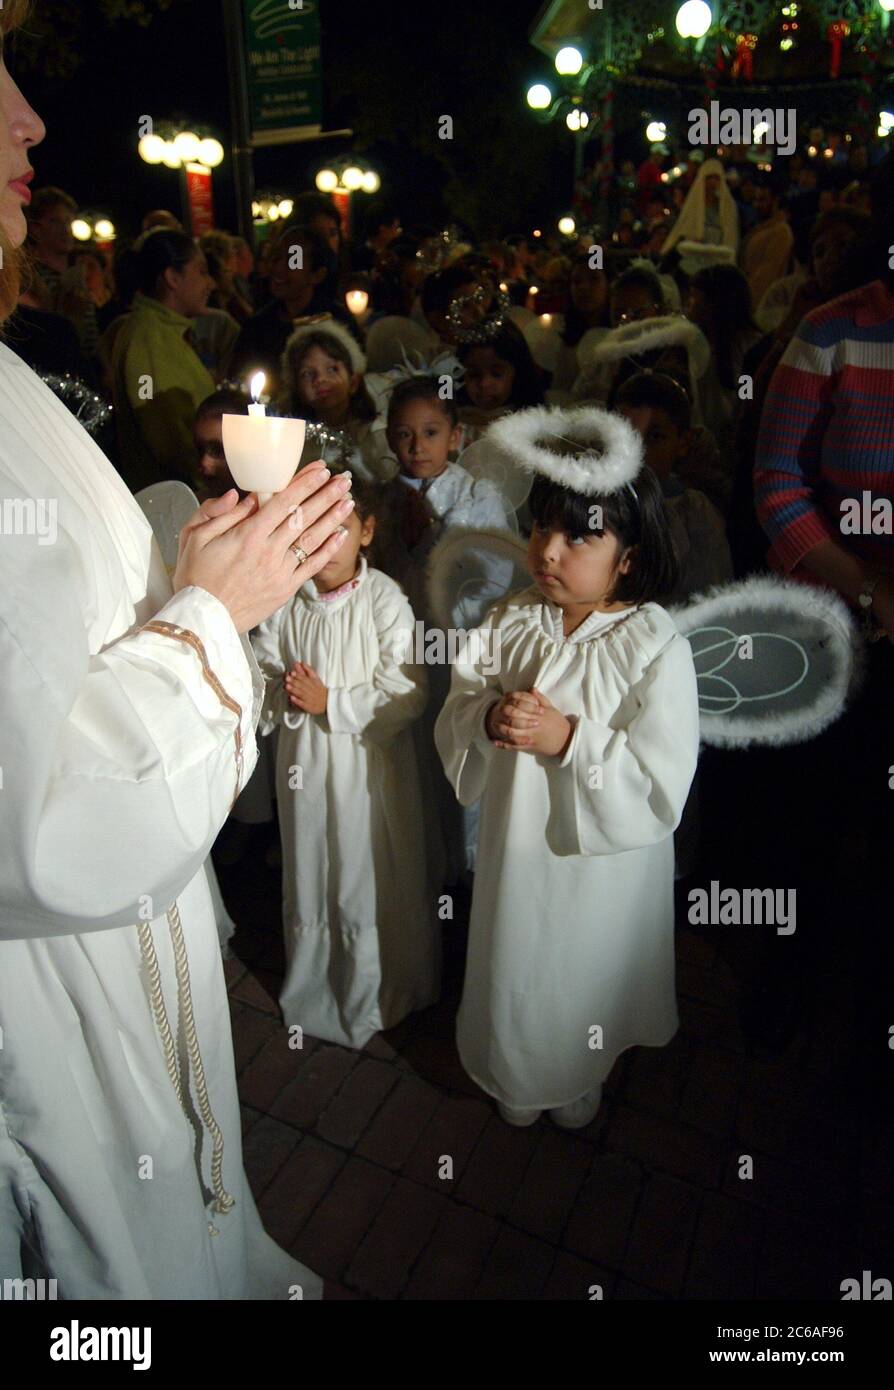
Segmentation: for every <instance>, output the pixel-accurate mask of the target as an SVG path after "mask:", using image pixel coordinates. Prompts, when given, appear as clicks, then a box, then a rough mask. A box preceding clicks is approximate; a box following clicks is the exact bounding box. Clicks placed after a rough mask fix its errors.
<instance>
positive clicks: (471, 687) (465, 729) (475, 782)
mask: <svg viewBox="0 0 894 1390" xmlns="http://www.w3.org/2000/svg"><path fill="white" fill-rule="evenodd" d="M493 626H494V620H493V617H492V616H491V615H490V614H489V615H488V616H487V617H486V618H485V620H484V622H483V623H482V624H481V628H482V630H488V629H491V628H492V627H493ZM476 646H477V647H478V650H479V651H487V650H488V649H489V648H488V645H487V642H486V641H484V640H483V641H482V642H481V644H480V645H479V644H476V643H474V642H471V641H470V642H469V643H468V644H467V651H468V652H469V654H470V655H471V654H472V653H473V652H474V651H475V649H476ZM481 664H482V663H481V662H475V661H471V660H465V661H463V660H460V661H457V662H456V664H455V665H454V667H453V672H452V675H451V679H450V694H449V695H448V696H447V699H446V700H445V702H444V708H443V709H442V710H441V713H440V714H439V715H438V718H437V720H436V722H435V747H436V748H437V750H438V754H439V756H440V759H441V762H442V763H443V765H444V772H445V774H446V776H447V780H448V781H449V783H450V785H451V786H452V787H453V790H454V791H455V792H456V798H457V800H458V801H459V803H460V805H461V806H471V805H472V803H473V802H475V801H477V800H478V798H479V797H480V796H481V794H482V792H483V791H484V788H485V785H486V783H487V777H488V773H489V771H490V764H491V760H492V759H493V758H494V757H495V756H496V755H497V754H498V752H499V751H500V750H498V749H497V748H495V747H494V745H493V743H492V742H491V740H490V738H489V737H488V735H487V733H486V731H485V728H484V720H485V716H486V715H487V712H488V710H489V709H490V707H491V705H495V704H496V703H497V701H498V700H499V699H501V698H502V695H503V690H502V687H501V685H500V678H499V673H491V674H488V673H486V672H484V671H483V670H481ZM502 756H503V757H507V756H508V757H514V756H515V754H512V753H509V754H507V753H505V752H504V753H503V754H502Z"/></svg>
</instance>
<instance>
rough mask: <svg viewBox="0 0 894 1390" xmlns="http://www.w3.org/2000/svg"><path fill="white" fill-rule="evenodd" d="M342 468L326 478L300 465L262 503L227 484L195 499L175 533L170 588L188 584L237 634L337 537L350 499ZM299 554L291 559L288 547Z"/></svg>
mask: <svg viewBox="0 0 894 1390" xmlns="http://www.w3.org/2000/svg"><path fill="white" fill-rule="evenodd" d="M350 485H351V478H350V474H341V475H340V476H339V477H337V478H331V479H330V477H329V471H328V469H327V468H326V466H325V464H323V463H322V462H317V463H311V464H308V466H307V467H306V468H302V469H301V471H300V473H296V475H295V477H294V478H293V479H292V481H291V482H290V483H289V485H288V487H286V488H284V489H283V491H282V492H277V493H275V494H274V496H273V497H272V498H271V499H270V501H269V502H267V503H266V504H265V505H264V506H263V507H259V506H258V499H257V497H256V495H255V494H254V493H251V494H249V496H248V497H245V498H243V500H242V501H241V502H240V501H239V500H238V493H237V492H236V490H235V489H233V491H232V492H229V493H227V494H226V496H224V497H216V498H212V499H211V500H210V501H208V502H205V503H203V505H202V506H201V507H200V508H199V510H198V512H197V513H196V515H195V517H193V518H192V519H191V520H190V521H189V522H188V523H187V525H186V526H184V528H183V530H182V531H181V533H180V552H179V559H178V561H177V568H176V570H175V571H174V579H173V584H174V592H175V593H176V592H177V591H178V590H179V589H185V588H187V587H188V586H189V585H191V584H194V585H196V586H198V588H200V589H206V590H207V591H208V593H209V594H213V595H214V597H215V598H217V599H219V600H220V602H221V603H222V604H223V605H224V606H225V607H226V608H227V609H228V610H229V613H230V616H231V618H232V619H233V622H234V623H235V625H236V631H237V632H240V633H242V632H249V631H250V630H251V629H252V628H253V627H257V625H258V623H261V622H263V621H264V619H265V618H269V617H270V615H271V613H275V612H276V610H277V609H278V608H281V607H282V605H283V604H284V603H288V602H289V600H290V599H291V598H293V597H294V596H295V594H296V593H297V592H298V590H299V589H300V588H301V585H302V584H304V583H306V581H307V580H308V579H312V578H313V576H314V575H315V574H318V573H319V571H320V570H321V569H322V568H323V566H324V565H325V564H326V563H327V561H329V560H331V558H332V556H333V555H334V554H335V552H336V551H337V550H338V548H339V546H340V545H341V544H342V542H343V541H344V538H345V534H346V533H345V532H344V531H341V530H340V529H339V527H340V526H341V523H342V521H343V520H344V518H345V517H346V516H347V515H349V513H350V511H351V508H352V507H353V505H354V503H353V500H352V499H351V498H350V497H346V496H345V494H346V493H348V492H349V491H350ZM295 544H298V545H299V546H300V547H301V549H302V550H304V551H305V552H306V554H307V559H306V560H305V561H304V562H303V563H302V564H300V565H299V564H298V558H297V556H296V555H295V552H294V551H293V550H291V549H290V547H291V546H293V545H295Z"/></svg>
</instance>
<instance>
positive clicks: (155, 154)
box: [137, 135, 165, 164]
mask: <svg viewBox="0 0 894 1390" xmlns="http://www.w3.org/2000/svg"><path fill="white" fill-rule="evenodd" d="M137 152H138V154H139V156H140V159H142V160H144V161H145V163H146V164H160V163H161V162H162V160H163V159H164V157H165V142H164V140H162V138H161V136H160V135H144V136H143V138H142V140H141V141H140V143H139V144H138V145H137Z"/></svg>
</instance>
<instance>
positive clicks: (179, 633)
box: [140, 618, 244, 810]
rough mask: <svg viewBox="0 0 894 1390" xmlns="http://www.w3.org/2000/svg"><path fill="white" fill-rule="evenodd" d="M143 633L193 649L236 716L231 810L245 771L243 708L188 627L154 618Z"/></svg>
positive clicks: (142, 629)
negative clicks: (233, 792) (174, 641)
mask: <svg viewBox="0 0 894 1390" xmlns="http://www.w3.org/2000/svg"><path fill="white" fill-rule="evenodd" d="M140 631H141V632H155V633H157V634H158V635H159V636H160V637H173V638H174V639H175V640H176V641H178V642H184V643H185V644H186V645H187V646H188V647H192V649H193V651H194V652H195V654H196V656H197V657H198V658H199V661H200V662H201V663H202V675H203V676H204V677H205V680H206V681H207V682H208V684H209V685H210V686H211V689H212V690H213V691H214V693H215V695H216V696H217V698H218V700H220V703H221V704H222V705H223V706H224V707H225V708H226V709H228V710H230V711H231V712H232V713H233V714H235V716H236V731H235V735H236V793H235V795H234V797H233V801H232V804H231V806H230V810H232V809H233V806H235V804H236V799H237V797H238V796H239V793H240V791H241V790H242V773H243V770H244V754H243V748H242V706H241V705H239V704H237V702H236V701H235V700H234V699H233V697H232V696H231V695H228V694H227V692H226V691H225V690H224V688H223V686H222V685H221V683H220V680H219V678H218V677H217V676H216V675H215V674H214V672H213V671H212V669H211V665H210V663H209V661H208V654H207V652H206V651H205V644H204V643H203V642H202V639H201V638H200V637H198V636H197V635H196V633H194V632H191V631H190V630H189V628H188V627H178V626H177V625H176V623H165V622H161V621H160V620H159V619H158V618H153V620H152V622H150V623H146V624H145V625H144V626H143V627H141V628H140Z"/></svg>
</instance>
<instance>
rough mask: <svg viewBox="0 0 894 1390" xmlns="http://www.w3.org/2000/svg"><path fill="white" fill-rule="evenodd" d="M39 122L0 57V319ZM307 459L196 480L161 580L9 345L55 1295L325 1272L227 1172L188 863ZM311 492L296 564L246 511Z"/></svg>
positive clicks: (171, 1290)
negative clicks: (245, 480) (186, 519)
mask: <svg viewBox="0 0 894 1390" xmlns="http://www.w3.org/2000/svg"><path fill="white" fill-rule="evenodd" d="M19 9H20V7H19V6H18V5H17V4H15V3H13V4H7V5H6V7H5V8H4V10H3V11H2V12H0V27H2V29H3V30H4V31H5V32H8V31H9V28H10V27H11V25H12V24H13V23H14V22H15V19H16V18H17V17H18V12H19ZM44 133H45V132H44V127H43V124H42V122H41V121H40V118H39V117H38V116H37V115H36V114H35V113H34V112H33V111H32V109H31V108H30V107H29V106H28V104H27V102H26V101H25V98H24V97H23V96H22V94H21V93H20V92H19V91H18V89H17V88H16V86H15V84H14V83H13V82H12V79H11V78H10V77H9V74H8V72H7V71H6V69H5V67H3V66H2V64H0V245H3V249H4V258H3V270H2V272H0V321H2V318H3V316H4V314H5V313H8V312H9V309H10V307H11V303H12V302H14V293H15V288H14V285H15V279H16V275H17V263H16V257H15V251H14V248H15V247H16V246H18V245H20V244H21V242H22V240H23V239H24V235H25V225H24V218H23V217H22V215H21V207H22V201H23V199H22V195H21V193H20V192H16V191H15V184H14V182H10V180H15V179H16V178H17V177H19V176H20V175H21V174H22V173H24V172H25V171H26V170H27V169H28V168H29V167H30V161H29V148H30V146H32V145H35V144H37V143H39V142H40V140H42V139H43V136H44ZM310 477H312V478H313V477H315V478H316V481H315V482H313V483H312V484H310V485H309V484H308V481H307V475H306V476H305V479H302V480H296V481H295V483H293V484H292V485H290V489H289V490H288V494H284V495H283V497H282V498H276V499H274V501H273V502H271V503H270V504H269V506H270V507H271V508H273V509H274V511H273V512H271V513H261V514H258V516H257V524H256V523H255V520H254V519H253V514H254V513H256V512H257V507H256V503H255V502H254V501H253V500H249V501H248V503H247V504H239V507H236V506H235V505H234V504H235V500H236V499H235V495H233V496H232V497H231V498H230V499H229V500H228V501H215V502H213V503H207V504H206V506H205V508H204V509H203V510H202V512H201V513H199V514H198V520H197V522H196V523H195V526H194V527H192V526H191V527H190V528H189V535H188V537H185V538H184V540H183V541H182V542H181V560H180V565H179V566H178V571H177V574H176V575H175V587H176V588H178V589H179V592H177V593H176V595H174V596H172V586H171V582H170V580H169V579H168V575H167V572H166V570H165V566H164V563H163V561H162V557H161V554H160V552H159V550H158V547H157V545H156V544H155V542H154V540H153V537H152V532H151V530H150V527H149V524H148V522H147V521H146V520H145V518H144V516H143V513H142V512H141V510H140V508H139V507H138V505H137V503H136V502H135V501H134V499H133V498H132V497H131V495H130V494H129V493H128V491H127V489H126V488H125V486H124V484H123V483H122V482H121V480H120V478H119V477H118V475H117V474H116V472H115V470H114V469H113V468H112V466H111V464H110V463H109V462H108V461H107V460H106V458H105V457H104V456H103V455H102V453H101V452H100V450H99V449H98V448H97V447H96V445H95V444H94V443H93V441H92V440H91V439H90V437H89V436H88V435H87V434H86V432H85V431H84V430H83V429H82V427H81V426H80V425H79V424H78V422H77V421H76V420H75V419H74V417H73V416H72V415H71V414H70V413H69V412H68V411H67V409H66V408H65V407H64V406H63V405H62V404H61V403H60V402H59V401H58V400H57V399H56V397H55V396H54V395H53V394H52V393H51V392H50V391H49V390H48V388H47V387H46V386H44V384H43V383H42V382H41V381H40V380H39V379H38V378H37V377H36V376H35V374H34V373H33V372H32V371H31V369H30V368H29V367H28V366H27V365H26V364H25V363H24V362H23V361H21V359H20V358H18V357H17V356H16V355H15V353H13V352H11V351H10V350H9V349H8V348H7V347H6V346H4V345H0V506H2V518H0V519H2V535H0V662H2V669H3V677H4V683H3V695H2V703H3V719H2V721H0V768H2V792H0V838H2V843H3V847H4V854H3V858H2V861H0V1277H3V1278H21V1277H47V1278H53V1279H55V1280H56V1281H57V1292H58V1295H59V1297H60V1298H63V1299H66V1300H70V1299H80V1298H84V1299H101V1300H106V1299H156V1298H159V1299H242V1298H284V1299H290V1298H291V1299H296V1298H301V1297H303V1298H315V1297H319V1296H320V1294H321V1281H320V1280H319V1278H318V1277H317V1276H316V1275H314V1274H312V1273H311V1272H310V1271H309V1270H307V1269H305V1268H304V1267H303V1266H301V1265H299V1264H297V1263H296V1262H295V1261H294V1260H292V1259H291V1258H290V1257H289V1256H287V1255H286V1253H285V1252H284V1251H282V1250H280V1249H279V1248H278V1247H277V1246H276V1245H275V1244H274V1243H273V1242H272V1241H271V1240H270V1239H269V1237H268V1236H267V1235H266V1234H265V1232H264V1230H263V1228H262V1226H261V1222H260V1219H259V1217H258V1213H257V1210H256V1208H255V1205H254V1202H253V1200H252V1195H251V1192H250V1190H249V1187H248V1183H247V1181H246V1177H245V1173H244V1169H243V1165H242V1151H241V1135H240V1121H239V1106H238V1098H237V1093H236V1082H235V1073H234V1065H233V1052H232V1041H231V1036H230V1027H229V1020H228V1017H227V997H226V990H225V985H224V979H223V971H222V966H221V960H220V950H219V947H218V941H217V932H216V929H215V922H214V915H213V911H212V904H211V898H210V895H209V891H208V883H207V879H206V874H205V869H204V867H203V866H204V862H205V859H206V858H207V855H208V852H209V850H210V848H211V845H212V843H213V841H214V839H215V836H216V835H217V833H218V831H219V829H220V827H221V825H222V824H223V821H224V819H225V817H226V815H227V812H228V810H229V808H230V806H231V804H232V802H233V799H234V795H235V794H236V793H237V792H238V791H239V789H240V787H241V786H242V785H244V782H245V779H246V777H247V776H248V775H249V774H250V773H251V770H252V768H253V766H254V764H255V760H256V744H255V736H254V726H255V723H256V721H257V718H258V716H259V713H260V704H261V696H262V691H263V682H262V679H261V676H260V672H259V670H258V668H257V665H256V663H255V662H254V660H253V658H252V656H251V651H250V648H249V646H248V642H247V639H245V637H243V636H240V635H239V634H240V632H242V633H244V632H246V631H247V630H248V628H249V627H251V626H252V625H253V623H254V622H257V621H260V619H261V618H263V617H266V616H267V615H268V614H269V613H270V612H271V611H273V609H274V608H275V607H276V606H278V604H279V603H281V602H283V601H284V597H285V595H282V596H280V597H278V598H277V599H276V601H274V602H271V601H270V595H269V590H270V588H271V581H270V574H271V573H272V572H273V571H272V569H271V566H273V565H274V564H275V566H276V576H277V579H276V584H275V585H274V586H273V587H276V588H286V587H288V588H290V587H291V581H289V584H288V586H287V585H286V582H285V580H282V579H281V577H280V575H281V573H282V574H286V573H289V574H291V575H292V576H293V577H297V578H296V580H295V582H297V583H300V582H303V579H304V578H306V577H308V575H310V574H314V573H316V572H317V571H318V569H319V567H320V566H321V565H322V564H325V563H326V561H327V558H328V557H329V556H330V555H331V554H332V553H334V549H335V539H334V538H333V539H331V540H325V543H323V541H324V539H325V536H331V534H332V532H333V531H334V529H335V527H336V525H337V515H336V513H334V512H332V511H325V508H326V507H328V506H330V505H331V501H332V499H333V497H334V495H335V493H336V492H339V493H340V489H337V488H336V485H335V484H334V482H333V483H330V484H328V485H327V486H326V487H325V488H323V489H322V490H320V491H319V492H316V489H317V488H318V487H319V478H320V474H319V473H316V474H313V473H312V474H311V475H310ZM311 492H314V497H313V499H312V500H308V502H307V503H306V505H305V506H304V507H303V508H302V511H303V519H307V520H310V521H313V520H314V519H315V518H316V517H319V516H321V515H322V514H323V512H324V511H325V515H324V516H323V519H322V521H320V522H319V523H318V524H317V525H314V526H312V527H311V528H310V530H309V531H306V532H302V533H300V539H301V540H302V541H304V543H305V546H306V548H307V550H308V551H309V552H315V553H311V558H310V560H309V561H308V562H307V563H306V564H302V565H298V558H300V557H295V556H292V557H291V558H290V557H289V556H288V545H287V544H286V540H287V539H288V537H287V536H286V535H285V531H286V530H289V531H290V534H291V538H292V539H294V537H295V534H296V533H295V528H294V527H291V528H289V527H288V525H287V524H286V526H279V527H278V528H277V529H276V530H275V531H273V532H271V533H270V534H269V535H268V534H267V531H266V529H265V526H266V522H265V521H262V520H261V518H262V517H266V518H267V520H269V519H270V518H271V517H275V518H277V519H278V518H279V517H282V518H283V519H285V518H286V516H287V506H288V501H289V499H293V500H294V501H295V502H297V503H302V502H304V499H305V498H310V493H311ZM324 498H325V499H327V500H326V501H323V500H322V499H324ZM225 513H226V515H225ZM237 516H238V518H239V523H238V524H236V521H235V518H237ZM211 518H217V519H215V520H211ZM245 518H252V519H248V520H246V519H245ZM274 524H275V523H274ZM311 533H312V534H311ZM262 536H263V539H262ZM318 547H319V549H318ZM215 555H216V556H217V557H221V556H224V557H225V563H224V561H223V560H221V559H220V558H217V559H214V556H215ZM293 560H294V562H295V568H293V567H292V561H293ZM215 566H216V567H217V569H216V570H215ZM237 571H238V573H239V575H240V576H241V578H239V577H238V576H237ZM212 572H214V573H220V574H225V573H227V574H230V575H231V576H232V584H233V588H232V589H230V590H228V589H227V588H226V585H223V586H221V585H217V590H218V593H219V594H224V595H225V597H226V599H227V602H226V603H225V602H224V600H223V599H222V598H221V597H215V595H214V593H212V592H211V587H206V586H205V585H204V584H200V583H199V582H198V577H199V576H207V585H208V586H212V580H211V577H210V576H211V575H212ZM184 575H185V576H186V578H185V579H184ZM239 585H241V589H240V590H239V592H242V593H244V594H245V599H244V607H243V608H242V610H240V611H239V623H238V625H237V622H236V620H235V617H234V612H235V610H236V608H237V603H236V599H235V597H233V595H235V594H236V593H237V586H239ZM255 613H256V616H252V615H253V614H255ZM181 1098H182V1103H181Z"/></svg>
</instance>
